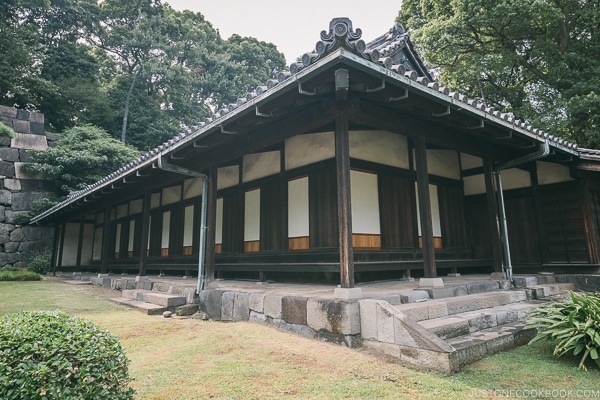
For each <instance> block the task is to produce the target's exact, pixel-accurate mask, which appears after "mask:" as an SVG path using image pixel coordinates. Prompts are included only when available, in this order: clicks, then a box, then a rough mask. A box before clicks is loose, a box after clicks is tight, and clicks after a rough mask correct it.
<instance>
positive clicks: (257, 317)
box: [248, 310, 268, 324]
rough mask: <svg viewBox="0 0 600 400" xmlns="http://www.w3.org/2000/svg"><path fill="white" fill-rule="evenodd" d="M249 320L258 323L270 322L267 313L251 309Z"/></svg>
mask: <svg viewBox="0 0 600 400" xmlns="http://www.w3.org/2000/svg"><path fill="white" fill-rule="evenodd" d="M248 321H250V322H256V323H258V324H266V323H267V322H268V318H267V316H266V315H265V314H262V313H259V312H256V311H252V310H250V316H249V318H248Z"/></svg>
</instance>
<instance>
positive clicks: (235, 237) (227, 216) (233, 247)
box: [223, 190, 244, 253]
mask: <svg viewBox="0 0 600 400" xmlns="http://www.w3.org/2000/svg"><path fill="white" fill-rule="evenodd" d="M243 222H244V202H243V201H242V196H241V194H240V192H239V191H237V190H236V191H232V192H229V193H227V194H226V195H223V252H224V253H231V252H233V253H237V252H242V251H243V245H244V244H243V241H244V227H243Z"/></svg>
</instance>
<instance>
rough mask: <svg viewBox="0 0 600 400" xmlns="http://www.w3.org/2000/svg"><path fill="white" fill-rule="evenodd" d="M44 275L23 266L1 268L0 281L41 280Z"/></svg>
mask: <svg viewBox="0 0 600 400" xmlns="http://www.w3.org/2000/svg"><path fill="white" fill-rule="evenodd" d="M41 279H42V277H41V276H40V275H39V274H37V273H35V272H33V271H28V270H26V269H22V268H15V269H12V268H0V281H39V280H41Z"/></svg>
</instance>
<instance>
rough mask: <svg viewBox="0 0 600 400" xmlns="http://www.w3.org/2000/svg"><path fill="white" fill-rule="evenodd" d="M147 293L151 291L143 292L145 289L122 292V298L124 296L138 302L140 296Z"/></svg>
mask: <svg viewBox="0 0 600 400" xmlns="http://www.w3.org/2000/svg"><path fill="white" fill-rule="evenodd" d="M146 292H150V290H143V289H128V290H121V296H123V297H125V298H127V299H133V300H138V294H140V293H146Z"/></svg>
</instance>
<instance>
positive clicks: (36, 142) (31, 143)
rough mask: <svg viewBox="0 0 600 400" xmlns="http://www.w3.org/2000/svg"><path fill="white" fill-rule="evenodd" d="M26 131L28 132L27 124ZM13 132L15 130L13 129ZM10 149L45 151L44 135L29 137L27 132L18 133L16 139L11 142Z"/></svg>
mask: <svg viewBox="0 0 600 400" xmlns="http://www.w3.org/2000/svg"><path fill="white" fill-rule="evenodd" d="M27 130H28V131H29V122H28V123H27ZM15 131H17V130H16V129H15ZM10 147H12V148H13V149H27V150H46V149H47V148H48V141H47V140H46V136H44V135H31V134H29V132H26V133H18V134H17V137H16V138H13V139H12V140H11V143H10Z"/></svg>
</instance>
